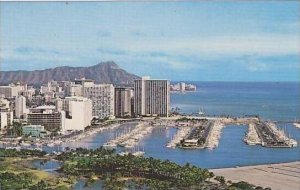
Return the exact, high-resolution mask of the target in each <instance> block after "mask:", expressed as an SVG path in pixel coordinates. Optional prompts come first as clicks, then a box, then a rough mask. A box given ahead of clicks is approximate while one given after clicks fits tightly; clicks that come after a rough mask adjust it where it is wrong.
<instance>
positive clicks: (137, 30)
mask: <svg viewBox="0 0 300 190" xmlns="http://www.w3.org/2000/svg"><path fill="white" fill-rule="evenodd" d="M0 9H1V11H0V19H1V22H0V24H1V29H0V32H1V33H0V35H1V42H0V43H1V44H0V45H1V68H0V69H1V70H19V69H22V70H35V69H44V68H51V67H56V66H65V65H68V66H89V65H95V64H97V63H99V62H103V61H115V62H116V63H117V64H119V65H120V67H121V68H123V69H126V70H127V71H129V72H131V73H134V74H137V75H150V76H152V77H155V78H168V79H171V80H194V81H300V53H299V52H300V26H299V25H300V24H299V18H300V3H299V2H297V1H288V2H284V1H266V2H259V1H254V2H250V1H246V2H245V1H230V2H221V1H218V2H207V1H204V2H140V3H138V2H98V3H97V2H95V3H91V2H89V3H83V2H76V3H75V2H73V3H68V4H66V3H63V2H38V3H37V2H34V3H29V2H23V3H18V2H16V3H12V2H1V6H0Z"/></svg>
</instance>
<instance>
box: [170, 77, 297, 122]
mask: <svg viewBox="0 0 300 190" xmlns="http://www.w3.org/2000/svg"><path fill="white" fill-rule="evenodd" d="M187 83H192V84H195V85H196V86H197V91H196V92H186V93H184V94H182V93H172V94H171V107H179V108H180V110H181V112H182V113H197V112H198V111H199V109H203V110H204V112H205V113H206V114H208V115H222V114H225V115H234V116H244V115H260V116H261V117H262V118H264V119H270V120H280V121H288V120H294V119H295V118H298V119H300V82H187Z"/></svg>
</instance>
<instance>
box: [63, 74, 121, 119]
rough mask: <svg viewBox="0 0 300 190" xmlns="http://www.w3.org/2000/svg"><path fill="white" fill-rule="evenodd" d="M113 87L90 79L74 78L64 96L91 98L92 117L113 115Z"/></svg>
mask: <svg viewBox="0 0 300 190" xmlns="http://www.w3.org/2000/svg"><path fill="white" fill-rule="evenodd" d="M114 94H115V93H114V87H113V85H112V84H95V82H94V80H91V79H85V78H82V79H75V80H74V82H72V83H71V84H70V85H69V86H68V88H67V89H66V96H83V97H86V98H88V99H90V100H92V105H93V112H92V113H93V117H97V118H100V119H103V118H105V117H113V116H114Z"/></svg>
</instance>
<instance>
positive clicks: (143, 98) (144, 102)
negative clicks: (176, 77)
mask: <svg viewBox="0 0 300 190" xmlns="http://www.w3.org/2000/svg"><path fill="white" fill-rule="evenodd" d="M169 108H170V81H168V80H160V79H150V77H142V79H139V80H135V81H134V113H135V115H150V116H155V115H157V116H160V117H168V116H169Z"/></svg>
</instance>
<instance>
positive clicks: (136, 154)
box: [132, 151, 145, 156]
mask: <svg viewBox="0 0 300 190" xmlns="http://www.w3.org/2000/svg"><path fill="white" fill-rule="evenodd" d="M144 154H145V152H143V151H137V152H134V153H132V155H133V156H143V155H144Z"/></svg>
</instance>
